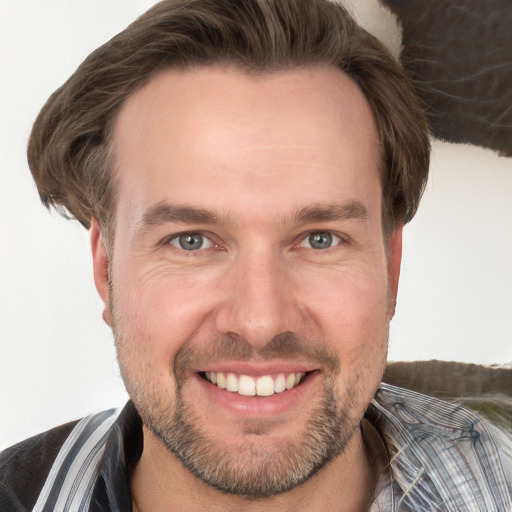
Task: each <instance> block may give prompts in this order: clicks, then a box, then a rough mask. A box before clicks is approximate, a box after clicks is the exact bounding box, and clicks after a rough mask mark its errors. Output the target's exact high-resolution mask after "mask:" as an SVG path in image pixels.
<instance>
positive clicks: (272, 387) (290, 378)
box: [204, 372, 305, 396]
mask: <svg viewBox="0 0 512 512" xmlns="http://www.w3.org/2000/svg"><path fill="white" fill-rule="evenodd" d="M204 375H205V377H206V379H207V380H209V381H210V382H211V383H212V384H216V385H217V386H218V387H219V388H222V389H226V390H227V391H231V392H233V393H238V394H239V395H244V396H270V395H273V394H274V393H282V392H283V391H286V390H287V389H292V388H293V387H295V386H296V385H297V384H299V382H300V381H301V380H302V379H303V378H304V375H305V373H304V372H296V373H286V374H285V373H280V374H278V375H276V376H275V377H272V375H263V376H261V377H257V378H255V377H251V376H249V375H235V374H234V373H223V372H204Z"/></svg>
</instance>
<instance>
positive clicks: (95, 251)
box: [90, 217, 112, 327]
mask: <svg viewBox="0 0 512 512" xmlns="http://www.w3.org/2000/svg"><path fill="white" fill-rule="evenodd" d="M90 236H91V250H92V265H93V271H94V284H95V285H96V290H98V293H99V294H100V297H101V300H103V304H104V308H103V320H104V321H105V323H106V324H107V325H109V326H110V327H112V312H111V311H110V286H109V278H108V256H107V251H106V250H105V245H104V244H103V240H102V238H101V227H100V223H99V222H98V221H97V219H95V218H94V217H93V218H92V220H91V228H90Z"/></svg>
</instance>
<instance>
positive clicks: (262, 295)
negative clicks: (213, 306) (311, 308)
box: [216, 251, 303, 349]
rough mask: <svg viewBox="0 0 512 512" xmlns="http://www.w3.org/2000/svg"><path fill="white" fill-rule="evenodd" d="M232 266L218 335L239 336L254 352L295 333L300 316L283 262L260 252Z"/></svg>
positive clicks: (219, 313) (220, 310)
mask: <svg viewBox="0 0 512 512" xmlns="http://www.w3.org/2000/svg"><path fill="white" fill-rule="evenodd" d="M234 267H235V268H233V267H232V268H231V269H230V271H229V274H230V275H229V277H226V279H224V280H223V281H224V282H223V284H222V295H221V296H222V300H221V304H220V306H219V308H218V310H217V313H216V328H217V330H218V332H220V333H221V334H235V335H238V336H241V337H243V338H244V339H245V340H246V341H247V342H248V343H249V344H250V345H252V346H253V347H254V348H256V349H258V348H259V349H261V348H263V347H264V346H265V345H266V344H267V343H268V342H270V341H271V340H272V339H273V338H274V337H275V336H277V335H278V334H282V333H284V332H287V331H292V332H296V331H297V329H298V328H299V323H300V322H301V319H302V317H303V314H302V313H301V307H300V305H299V303H298V301H297V297H296V294H295V291H294V285H293V276H292V275H291V272H290V269H288V268H286V265H285V262H284V261H280V258H279V257H277V256H276V255H274V254H272V252H271V251H260V252H259V253H258V254H252V255H248V256H247V257H240V258H238V260H237V261H236V263H234Z"/></svg>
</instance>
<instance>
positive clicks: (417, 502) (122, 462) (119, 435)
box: [0, 384, 512, 512]
mask: <svg viewBox="0 0 512 512" xmlns="http://www.w3.org/2000/svg"><path fill="white" fill-rule="evenodd" d="M365 417H366V419H367V420H368V421H369V422H370V423H371V425H373V427H374V428H375V430H376V431H377V432H378V433H379V434H380V436H381V439H382V441H383V443H384V446H385V448H386V451H387V454H388V457H389V464H387V465H386V468H385V470H384V471H383V472H382V474H381V476H380V479H379V480H378V484H377V489H376V494H375V499H374V501H373V504H372V506H371V508H370V512H406V511H408V512H409V511H410V512H441V511H442V512H451V511H453V512H455V511H461V512H462V511H465V512H477V511H478V512H484V511H485V512H511V511H512V498H511V496H512V438H511V436H510V435H509V434H506V433H504V432H501V431H500V430H498V429H497V428H496V427H493V426H492V425H490V424H489V423H488V422H487V421H486V420H484V419H482V418H481V417H480V416H478V415H477V414H475V413H474V412H471V411H468V410H467V409H464V408H462V407H460V406H457V405H453V404H450V403H447V402H444V401H441V400H439V399H436V398H431V397H428V396H425V395H421V394H419V393H415V392H412V391H407V390H404V389H400V388H397V387H393V386H389V385H387V384H381V386H380V387H379V389H378V391H377V394H376V396H375V399H374V400H373V401H372V403H371V404H370V406H369V408H368V411H367V413H366V416H365ZM56 436H57V434H52V433H51V431H50V434H48V433H47V434H45V435H42V436H37V437H36V438H33V439H31V440H28V441H25V442H23V443H20V444H19V445H16V446H14V447H12V448H10V449H8V450H5V451H4V452H3V453H2V454H1V455H0V509H1V510H6V511H7V510H9V511H11V510H13V511H14V510H26V509H27V508H28V507H27V502H26V500H25V501H24V500H23V498H24V497H23V496H21V493H20V491H16V489H24V492H27V489H29V487H30V483H27V482H23V483H19V482H18V484H16V485H15V484H14V483H13V482H14V481H17V480H19V479H21V478H23V475H22V474H20V473H23V467H27V468H28V467H29V465H30V464H32V465H33V464H34V453H46V452H47V451H48V450H47V449H46V448H45V447H44V446H43V447H41V444H44V443H48V442H49V441H48V440H49V439H51V440H52V443H55V438H56ZM62 437H63V438H64V439H63V440H62V441H61V440H59V443H60V444H62V446H61V447H60V450H59V451H58V454H57V457H56V458H55V460H54V462H53V466H52V467H51V470H50V472H49V474H48V476H47V478H46V481H45V482H44V485H43V486H42V489H41V490H40V491H39V490H37V492H36V494H35V496H36V497H37V496H38V498H37V502H36V503H35V506H33V510H34V511H35V512H43V511H44V512H48V511H58V512H61V511H62V512H64V511H69V512H71V511H72V512H75V511H84V512H85V511H89V512H99V511H101V512H107V511H113V512H114V511H123V512H124V511H130V510H131V495H130V485H129V470H130V467H131V466H132V465H133V464H135V463H136V462H137V460H138V459H139V457H140V455H141V453H142V423H141V420H140V417H139V416H138V414H137V412H136V411H135V408H134V407H133V404H132V403H131V402H129V403H128V404H127V405H126V407H125V408H124V409H123V410H122V411H114V410H111V411H106V412H103V413H100V414H96V415H93V416H89V417H87V418H84V419H83V420H81V421H80V422H78V423H77V424H76V425H75V426H74V428H71V427H69V426H68V427H66V429H65V434H63V436H62ZM60 444H59V446H60ZM25 459H26V460H25ZM24 464H26V466H24ZM13 468H16V471H17V473H16V475H15V477H13V476H12V475H10V476H9V472H11V473H12V472H13ZM20 468H21V470H20ZM27 472H28V470H27ZM32 473H34V471H33V470H32ZM34 485H38V484H34ZM38 489H39V488H38ZM32 491H33V490H32ZM17 492H18V494H17ZM34 501H35V498H34ZM17 504H19V507H18V506H17ZM32 505H33V503H32V504H31V505H30V508H32ZM335 506H336V505H335V504H333V507H335ZM3 507H6V508H5V509H4V508H3Z"/></svg>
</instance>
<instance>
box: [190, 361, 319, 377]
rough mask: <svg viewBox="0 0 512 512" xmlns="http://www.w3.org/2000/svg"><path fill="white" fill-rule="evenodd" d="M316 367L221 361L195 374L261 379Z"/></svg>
mask: <svg viewBox="0 0 512 512" xmlns="http://www.w3.org/2000/svg"><path fill="white" fill-rule="evenodd" d="M317 369H318V366H315V365H313V364H305V363H293V362H290V361H282V362H278V361H276V362H268V363H263V364H261V363H260V364H258V363H253V362H245V361H244V362H240V361H223V362H219V363H211V364H208V365H205V366H204V367H201V368H198V369H197V370H196V371H197V372H222V373H235V374H240V375H250V376H253V377H261V376H263V375H272V374H279V373H297V372H303V373H307V372H311V371H313V370H317Z"/></svg>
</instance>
